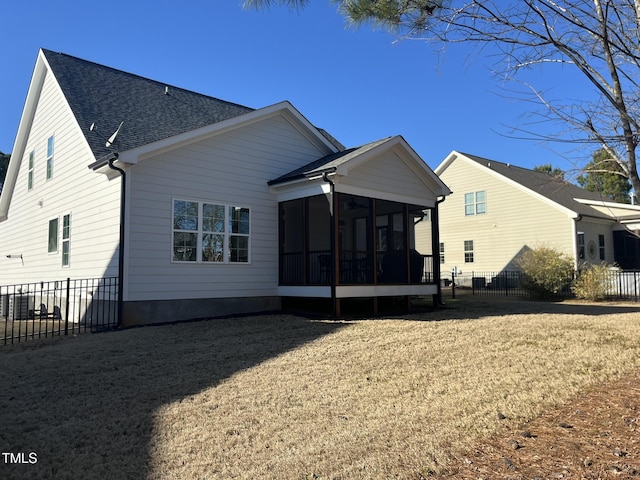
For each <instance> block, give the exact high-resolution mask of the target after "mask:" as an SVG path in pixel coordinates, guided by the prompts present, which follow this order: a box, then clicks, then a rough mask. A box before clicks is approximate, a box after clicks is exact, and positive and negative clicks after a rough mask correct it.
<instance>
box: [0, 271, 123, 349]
mask: <svg viewBox="0 0 640 480" xmlns="http://www.w3.org/2000/svg"><path fill="white" fill-rule="evenodd" d="M118 323H119V322H118V278H117V277H106V278H93V279H79V280H71V279H69V278H67V279H66V280H62V281H60V280H58V281H47V282H36V283H20V284H15V285H5V286H0V342H2V344H3V345H6V344H8V343H16V342H20V341H25V340H33V339H36V338H47V337H54V336H62V335H70V334H71V335H75V334H78V333H83V332H87V331H90V332H96V331H100V330H106V329H111V328H114V327H116V326H117V325H118Z"/></svg>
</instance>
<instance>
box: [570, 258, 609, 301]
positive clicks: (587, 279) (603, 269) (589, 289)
mask: <svg viewBox="0 0 640 480" xmlns="http://www.w3.org/2000/svg"><path fill="white" fill-rule="evenodd" d="M610 269H611V265H609V264H607V263H604V262H603V263H600V264H598V265H590V266H589V267H587V268H586V269H585V270H582V271H581V272H580V274H579V275H578V277H577V278H576V279H575V281H574V282H573V285H572V286H571V291H572V292H573V293H574V294H575V296H576V297H578V298H581V299H583V300H592V301H598V300H604V298H605V297H606V295H607V277H608V273H609V270H610Z"/></svg>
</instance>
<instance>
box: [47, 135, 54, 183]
mask: <svg viewBox="0 0 640 480" xmlns="http://www.w3.org/2000/svg"><path fill="white" fill-rule="evenodd" d="M50 178H53V135H51V136H50V137H49V138H48V139H47V180H49V179H50Z"/></svg>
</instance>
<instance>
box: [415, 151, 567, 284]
mask: <svg viewBox="0 0 640 480" xmlns="http://www.w3.org/2000/svg"><path fill="white" fill-rule="evenodd" d="M440 178H441V179H442V181H443V182H444V183H445V184H447V185H449V187H450V188H451V189H452V190H453V194H452V195H450V196H448V197H447V199H446V201H445V202H444V203H442V204H440V241H441V242H443V243H444V244H445V264H444V265H442V271H443V272H448V271H450V270H451V268H452V267H454V266H456V267H457V268H458V269H459V270H462V272H463V274H467V273H469V274H470V273H471V272H472V271H500V270H502V269H514V268H515V265H514V260H515V259H516V257H517V256H518V255H519V254H520V253H521V252H522V251H523V249H525V248H535V247H538V246H543V245H544V246H550V247H553V248H556V249H558V250H560V251H562V252H565V253H566V254H568V255H570V256H571V257H573V249H574V244H575V243H574V242H575V237H574V233H573V228H574V225H573V224H574V220H572V219H571V218H570V217H569V216H568V215H567V213H564V212H562V211H560V210H558V209H557V208H555V207H553V206H551V205H550V204H549V203H546V202H543V201H542V200H538V199H536V198H534V197H533V196H531V195H529V194H528V193H526V192H524V191H522V190H520V189H518V188H516V187H514V186H511V185H509V184H508V183H506V182H504V181H503V180H502V179H500V178H497V177H496V176H494V175H491V174H490V173H489V172H486V171H485V170H484V169H482V168H478V167H476V166H474V165H472V164H469V163H467V162H465V161H463V160H455V161H453V162H452V163H451V165H450V166H449V167H448V168H447V169H446V170H445V171H444V172H442V174H441V175H440ZM478 191H485V192H486V213H485V214H481V215H471V216H466V215H465V208H464V196H465V193H471V192H478ZM427 226H428V224H427V223H424V224H418V225H417V228H418V229H423V228H427ZM418 238H419V239H424V240H426V238H428V235H418ZM424 240H422V241H424ZM465 240H473V242H474V262H473V263H465V258H464V241H465Z"/></svg>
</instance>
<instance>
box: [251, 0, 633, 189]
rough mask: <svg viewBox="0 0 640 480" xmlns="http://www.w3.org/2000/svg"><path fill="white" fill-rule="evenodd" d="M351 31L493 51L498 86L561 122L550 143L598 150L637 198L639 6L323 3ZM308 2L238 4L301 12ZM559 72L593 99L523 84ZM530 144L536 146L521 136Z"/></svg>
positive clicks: (524, 1)
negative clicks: (517, 90) (539, 72)
mask: <svg viewBox="0 0 640 480" xmlns="http://www.w3.org/2000/svg"><path fill="white" fill-rule="evenodd" d="M332 2H333V3H337V4H339V5H340V8H341V10H342V11H343V12H344V13H345V15H346V16H347V18H348V19H350V21H352V22H354V23H363V22H364V23H366V22H370V23H374V24H377V25H382V26H384V27H387V28H389V29H391V30H393V31H394V32H395V33H396V34H397V35H399V36H401V37H405V38H407V37H408V38H424V39H429V40H433V41H439V42H470V43H473V44H477V45H487V46H489V48H491V49H494V48H497V49H498V52H499V59H500V61H499V67H498V69H497V73H499V74H501V76H502V78H506V79H508V80H512V81H515V82H520V85H525V86H526V90H527V92H528V93H529V94H530V95H532V96H533V99H534V100H535V101H536V102H538V103H539V104H540V105H542V107H543V109H542V110H540V111H538V112H537V114H538V115H540V116H541V117H542V118H543V119H544V120H549V121H560V122H561V123H562V124H563V125H564V128H562V129H561V130H560V131H559V133H558V134H557V135H553V136H551V135H543V136H542V138H544V139H545V140H550V141H562V142H572V143H576V144H586V145H590V146H591V148H590V152H591V153H592V152H593V151H595V150H597V149H602V150H604V151H606V152H607V154H608V156H609V159H610V160H612V161H613V162H614V163H615V164H617V166H618V167H619V170H618V169H617V173H620V172H622V175H624V176H625V177H626V178H628V179H629V181H630V182H631V184H632V186H633V188H634V190H635V191H636V192H640V177H639V176H638V167H637V148H638V143H639V142H640V124H639V122H640V111H639V110H640V85H639V82H640V0H511V1H506V0H440V1H439V0H332ZM306 3H308V0H246V2H245V5H248V6H255V7H258V8H263V7H265V6H269V5H272V4H279V5H284V4H286V5H289V6H290V7H304V6H305V4H306ZM558 65H566V66H570V68H573V69H575V71H576V72H578V73H579V74H580V75H581V76H582V77H583V78H585V79H586V80H587V81H588V82H589V84H590V85H591V86H592V87H593V91H594V96H593V97H592V98H595V100H594V99H579V100H567V101H562V100H555V99H550V98H547V96H546V94H545V92H543V91H542V90H540V89H538V88H536V86H535V85H531V84H529V83H527V82H526V81H525V80H524V79H523V77H524V75H522V74H523V73H524V72H525V71H528V70H531V69H535V68H541V69H547V68H553V66H558ZM526 133H528V134H531V135H530V138H540V136H536V135H537V134H536V133H535V132H526Z"/></svg>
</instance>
